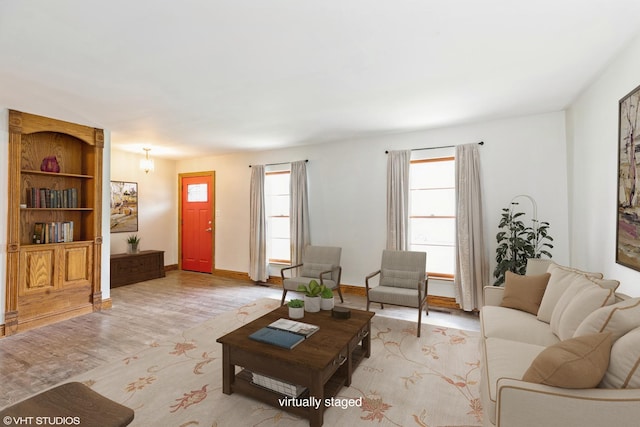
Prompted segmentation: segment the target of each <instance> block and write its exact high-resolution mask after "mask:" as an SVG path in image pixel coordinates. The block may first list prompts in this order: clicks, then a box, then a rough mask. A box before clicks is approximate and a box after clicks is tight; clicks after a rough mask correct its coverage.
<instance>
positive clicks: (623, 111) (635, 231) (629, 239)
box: [616, 86, 640, 271]
mask: <svg viewBox="0 0 640 427" xmlns="http://www.w3.org/2000/svg"><path fill="white" fill-rule="evenodd" d="M639 105H640V86H638V87H637V88H635V89H634V90H633V91H631V92H630V93H629V94H627V95H626V96H625V97H624V98H622V99H621V100H620V103H619V107H618V209H617V224H616V228H617V232H616V262H617V263H618V264H622V265H624V266H626V267H629V268H633V269H634V270H638V271H640V180H639V178H640V177H639V176H638V173H640V168H638V160H639V159H640V153H638V151H639V147H638V146H639V145H640V138H639V136H640V134H639V133H638V132H640V131H639V130H638V125H639V124H640V113H639V112H638V106H639Z"/></svg>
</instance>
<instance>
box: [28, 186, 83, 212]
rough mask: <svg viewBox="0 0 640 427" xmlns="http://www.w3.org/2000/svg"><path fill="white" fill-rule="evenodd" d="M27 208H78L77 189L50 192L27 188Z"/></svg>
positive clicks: (46, 189) (48, 189)
mask: <svg viewBox="0 0 640 427" xmlns="http://www.w3.org/2000/svg"><path fill="white" fill-rule="evenodd" d="M27 207H28V208H56V209H60V208H63V209H68V208H77V207H79V206H78V189H77V188H65V189H64V190H52V189H50V188H28V189H27Z"/></svg>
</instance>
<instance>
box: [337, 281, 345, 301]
mask: <svg viewBox="0 0 640 427" xmlns="http://www.w3.org/2000/svg"><path fill="white" fill-rule="evenodd" d="M338 295H340V302H344V298H342V291H341V290H340V285H338Z"/></svg>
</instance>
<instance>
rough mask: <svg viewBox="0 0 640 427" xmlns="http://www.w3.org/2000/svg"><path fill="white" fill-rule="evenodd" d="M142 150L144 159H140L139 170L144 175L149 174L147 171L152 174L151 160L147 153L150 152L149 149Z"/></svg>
mask: <svg viewBox="0 0 640 427" xmlns="http://www.w3.org/2000/svg"><path fill="white" fill-rule="evenodd" d="M143 150H144V151H145V156H144V159H140V169H142V170H143V171H144V173H149V171H151V172H153V170H154V165H153V159H150V158H149V151H151V148H143Z"/></svg>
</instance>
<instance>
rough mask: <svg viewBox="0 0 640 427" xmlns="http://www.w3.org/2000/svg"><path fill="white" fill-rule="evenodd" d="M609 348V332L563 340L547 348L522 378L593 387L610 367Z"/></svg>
mask: <svg viewBox="0 0 640 427" xmlns="http://www.w3.org/2000/svg"><path fill="white" fill-rule="evenodd" d="M610 352H611V334H610V333H608V332H601V333H598V334H593V335H585V336H582V337H578V338H571V339H568V340H565V341H561V342H559V343H558V344H555V345H552V346H551V347H547V348H546V349H544V350H543V351H542V352H541V353H540V354H539V355H538V356H537V357H536V358H535V360H534V361H533V363H531V366H530V367H529V369H527V371H526V372H525V373H524V375H523V376H522V380H523V381H527V382H531V383H536V384H546V385H550V386H554V387H562V388H593V387H596V386H597V385H598V384H599V383H600V381H601V380H602V378H603V376H604V374H605V372H606V371H607V367H608V366H609V354H610Z"/></svg>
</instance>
